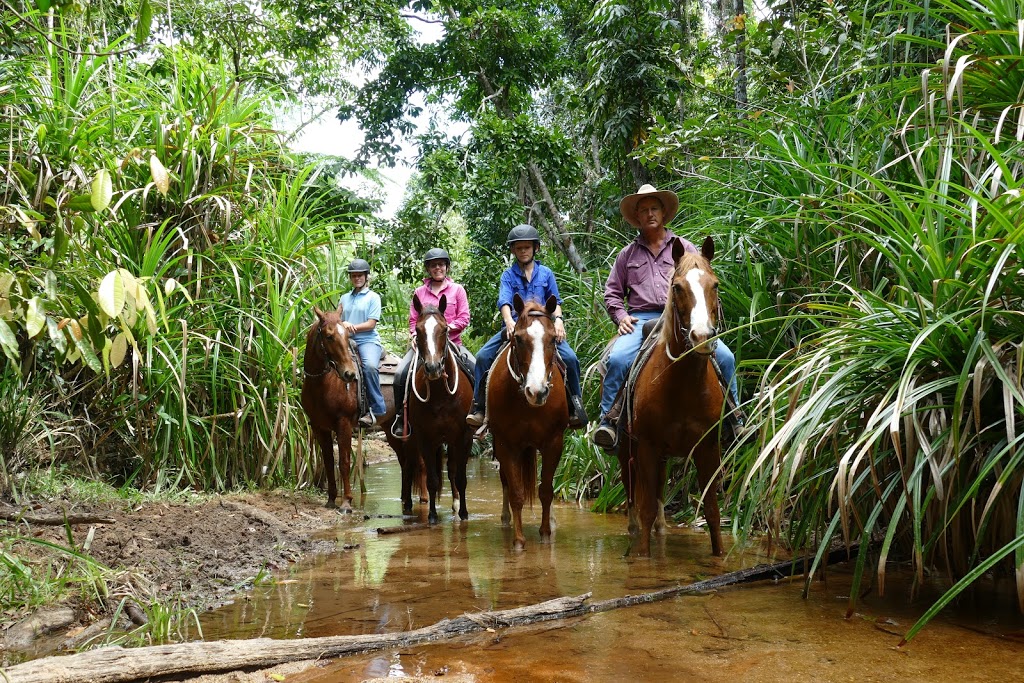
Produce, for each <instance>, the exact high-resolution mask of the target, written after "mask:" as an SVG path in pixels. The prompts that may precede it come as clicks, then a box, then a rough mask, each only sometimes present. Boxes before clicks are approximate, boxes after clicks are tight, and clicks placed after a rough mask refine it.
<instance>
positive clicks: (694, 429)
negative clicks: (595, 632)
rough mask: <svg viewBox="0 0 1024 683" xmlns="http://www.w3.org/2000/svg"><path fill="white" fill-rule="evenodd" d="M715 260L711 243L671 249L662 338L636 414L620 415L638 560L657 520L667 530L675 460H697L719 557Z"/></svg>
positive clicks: (641, 378) (644, 376)
mask: <svg viewBox="0 0 1024 683" xmlns="http://www.w3.org/2000/svg"><path fill="white" fill-rule="evenodd" d="M714 254H715V243H714V241H713V240H712V239H711V238H710V237H708V238H707V239H705V240H704V244H703V245H702V247H701V253H700V254H693V253H686V252H685V251H684V248H683V245H682V243H681V242H679V241H678V240H676V242H675V243H674V244H673V245H672V258H673V260H674V261H675V262H676V266H675V271H674V272H673V275H672V281H671V283H670V284H669V292H668V302H667V304H666V306H665V310H664V312H662V314H661V331H660V336H659V338H658V340H657V342H656V343H655V345H654V348H653V350H652V351H651V353H650V355H649V356H648V357H647V361H646V363H644V365H643V367H642V368H641V369H640V370H639V373H638V374H637V379H636V382H635V387H636V389H635V390H636V394H635V397H634V399H633V406H632V409H631V410H627V411H626V413H625V414H623V416H622V419H623V420H625V421H626V422H625V425H626V427H625V429H626V433H627V435H628V437H629V438H620V439H619V451H618V456H619V464H620V466H621V467H622V480H623V482H624V484H625V487H626V494H627V498H628V502H627V505H628V512H629V518H630V531H631V532H632V531H633V528H634V525H635V523H636V522H637V521H639V535H640V538H639V542H638V544H637V546H636V554H638V555H649V554H650V540H651V528H652V526H654V525H655V523H656V520H657V525H658V527H659V528H658V531H663V530H664V522H665V520H664V502H663V501H662V492H663V490H664V488H665V476H666V472H665V470H666V467H667V465H668V459H669V458H670V457H672V456H682V457H685V456H690V457H692V458H693V461H694V463H695V464H696V466H697V481H698V482H699V484H700V487H701V490H702V491H703V494H704V516H705V518H706V519H707V523H708V530H709V531H710V532H711V552H712V553H713V554H715V555H721V554H722V531H721V529H720V523H721V517H720V513H719V509H718V483H719V476H720V471H719V470H720V467H721V462H722V458H721V455H722V454H721V450H720V445H719V438H718V429H717V428H716V426H717V424H718V422H719V420H720V419H721V416H722V401H723V394H722V386H721V384H719V382H718V377H717V375H716V374H715V370H714V367H713V366H712V364H711V362H712V361H711V358H712V355H713V354H714V340H713V338H714V336H715V334H716V330H715V327H716V325H717V322H718V320H717V316H718V278H717V277H716V276H715V273H714V271H713V270H712V269H711V259H712V257H713V256H714ZM641 353H643V351H641ZM642 357H643V356H639V357H638V359H637V362H641V358H642ZM637 517H639V520H637V519H636V518H637Z"/></svg>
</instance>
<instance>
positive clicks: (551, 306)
mask: <svg viewBox="0 0 1024 683" xmlns="http://www.w3.org/2000/svg"><path fill="white" fill-rule="evenodd" d="M556 308H558V299H556V298H555V295H554V294H552V295H551V296H549V297H548V300H547V302H546V303H545V304H544V310H546V311H547V312H548V315H551V314H552V313H554V312H555V309H556Z"/></svg>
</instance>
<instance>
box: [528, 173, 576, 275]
mask: <svg viewBox="0 0 1024 683" xmlns="http://www.w3.org/2000/svg"><path fill="white" fill-rule="evenodd" d="M526 167H527V168H528V169H529V170H530V176H531V177H532V178H533V182H534V183H536V184H537V188H538V189H539V190H540V195H541V198H542V199H543V200H544V203H545V204H547V206H548V212H549V213H550V214H551V220H552V221H553V222H554V226H553V228H554V229H553V230H551V231H550V234H551V238H552V240H553V241H554V242H555V244H557V245H558V246H559V248H560V249H561V250H562V253H564V254H565V256H566V258H568V259H569V264H570V265H572V267H573V268H574V269H575V270H576V272H577V273H585V272H586V271H587V266H586V264H585V263H583V258H582V257H581V256H580V253H579V252H578V251H577V250H576V245H575V244H574V243H573V241H572V235H570V234H569V231H568V230H567V229H566V227H565V222H564V221H563V220H562V216H561V214H559V213H558V207H557V206H555V200H554V199H552V198H551V192H549V191H548V186H547V183H545V182H544V176H542V175H541V172H540V167H539V166H537V164H536V162H533V161H531V162H530V163H529V164H527V166H526Z"/></svg>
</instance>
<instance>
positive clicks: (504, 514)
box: [496, 461, 512, 526]
mask: <svg viewBox="0 0 1024 683" xmlns="http://www.w3.org/2000/svg"><path fill="white" fill-rule="evenodd" d="M496 462H497V461H496ZM498 478H499V479H501V525H502V526H510V525H511V524H512V508H511V507H510V506H509V503H508V482H507V481H506V480H505V469H504V468H503V467H501V464H500V463H499V465H498Z"/></svg>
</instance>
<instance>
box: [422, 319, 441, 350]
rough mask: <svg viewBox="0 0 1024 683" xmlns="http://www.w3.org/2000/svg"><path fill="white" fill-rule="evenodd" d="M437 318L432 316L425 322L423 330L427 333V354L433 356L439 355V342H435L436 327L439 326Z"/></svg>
mask: <svg viewBox="0 0 1024 683" xmlns="http://www.w3.org/2000/svg"><path fill="white" fill-rule="evenodd" d="M437 324H438V323H437V318H435V317H434V316H430V317H429V318H427V321H426V322H425V323H423V331H424V332H426V334H427V355H428V356H430V357H431V358H436V357H437V344H435V343H434V328H436V327H437Z"/></svg>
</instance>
